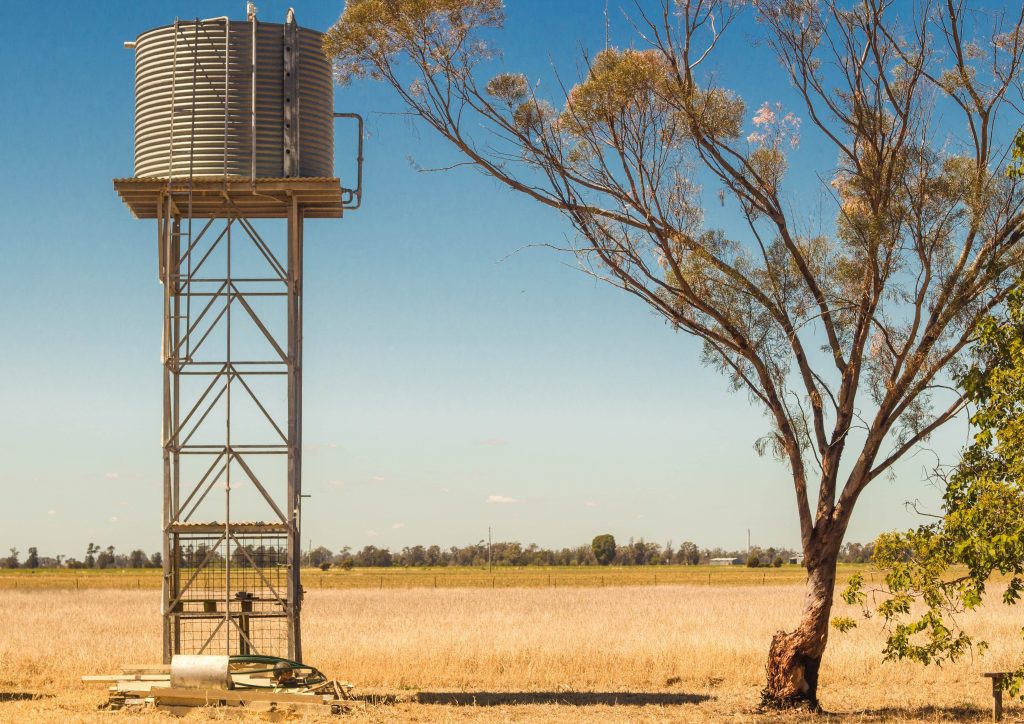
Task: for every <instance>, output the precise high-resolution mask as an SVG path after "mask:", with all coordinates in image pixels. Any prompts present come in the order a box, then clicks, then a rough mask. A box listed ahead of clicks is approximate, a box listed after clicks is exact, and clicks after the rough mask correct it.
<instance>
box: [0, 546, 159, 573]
mask: <svg viewBox="0 0 1024 724" xmlns="http://www.w3.org/2000/svg"><path fill="white" fill-rule="evenodd" d="M9 551H10V555H8V556H7V557H5V558H0V568H162V567H163V557H162V556H161V555H160V553H159V552H157V553H154V554H152V555H148V554H147V553H146V552H145V551H143V550H139V549H136V550H133V551H131V552H130V553H118V552H117V550H116V549H115V548H114V546H107V547H106V548H101V547H100V546H98V545H96V544H95V543H90V544H89V545H88V546H86V549H85V555H84V557H83V558H82V560H79V559H77V558H73V557H71V556H65V555H57V556H40V555H39V549H38V548H35V547H32V548H29V549H28V555H27V556H25V560H24V561H22V560H21V553H20V551H18V549H17V548H10V549H9Z"/></svg>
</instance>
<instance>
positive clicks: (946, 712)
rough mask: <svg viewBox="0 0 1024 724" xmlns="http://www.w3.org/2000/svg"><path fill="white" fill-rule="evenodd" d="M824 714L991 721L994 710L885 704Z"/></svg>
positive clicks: (857, 717) (869, 718)
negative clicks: (873, 707)
mask: <svg viewBox="0 0 1024 724" xmlns="http://www.w3.org/2000/svg"><path fill="white" fill-rule="evenodd" d="M822 714H823V715H824V716H825V718H826V719H827V720H830V721H857V722H870V721H885V722H888V721H903V720H906V719H910V720H913V721H919V720H920V721H929V722H934V721H989V720H991V719H992V710H991V709H988V708H984V707H980V706H972V705H970V704H964V705H961V706H908V707H897V706H885V707H879V708H877V709H858V710H855V711H844V712H833V711H824V712H822Z"/></svg>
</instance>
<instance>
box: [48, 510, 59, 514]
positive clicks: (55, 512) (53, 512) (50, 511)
mask: <svg viewBox="0 0 1024 724" xmlns="http://www.w3.org/2000/svg"><path fill="white" fill-rule="evenodd" d="M46 514H47V515H57V511H56V510H48V511H46Z"/></svg>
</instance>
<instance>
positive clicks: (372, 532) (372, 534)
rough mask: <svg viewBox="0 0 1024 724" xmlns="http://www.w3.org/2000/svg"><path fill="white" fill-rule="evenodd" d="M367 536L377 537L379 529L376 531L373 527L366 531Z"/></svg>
mask: <svg viewBox="0 0 1024 724" xmlns="http://www.w3.org/2000/svg"><path fill="white" fill-rule="evenodd" d="M366 536H367V538H376V537H377V531H375V530H373V529H372V528H371V529H370V530H368V531H366Z"/></svg>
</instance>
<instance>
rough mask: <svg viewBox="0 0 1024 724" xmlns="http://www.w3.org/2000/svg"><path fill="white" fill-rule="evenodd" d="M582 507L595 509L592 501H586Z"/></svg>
mask: <svg viewBox="0 0 1024 724" xmlns="http://www.w3.org/2000/svg"><path fill="white" fill-rule="evenodd" d="M583 505H585V506H586V507H588V508H596V507H597V503H595V502H594V501H593V500H588V501H587V502H586V503H584V504H583Z"/></svg>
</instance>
